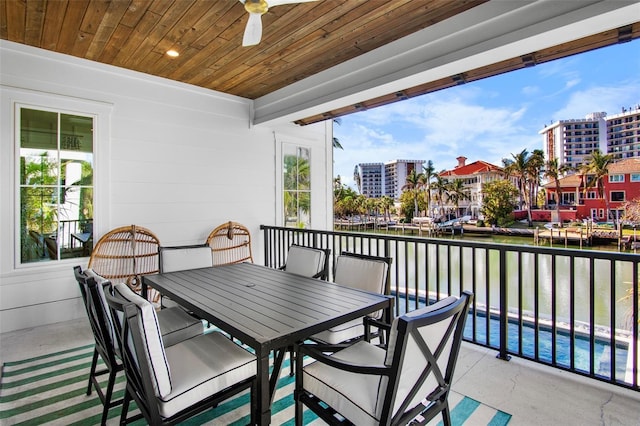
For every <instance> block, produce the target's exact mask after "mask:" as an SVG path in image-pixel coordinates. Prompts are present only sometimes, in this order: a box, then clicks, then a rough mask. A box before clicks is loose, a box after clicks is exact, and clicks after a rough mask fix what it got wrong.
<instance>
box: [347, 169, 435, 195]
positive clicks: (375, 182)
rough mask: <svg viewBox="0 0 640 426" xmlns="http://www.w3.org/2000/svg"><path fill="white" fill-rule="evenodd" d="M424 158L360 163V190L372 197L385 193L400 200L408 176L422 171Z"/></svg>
mask: <svg viewBox="0 0 640 426" xmlns="http://www.w3.org/2000/svg"><path fill="white" fill-rule="evenodd" d="M423 164H424V160H393V161H389V162H386V163H360V164H358V173H359V174H360V192H361V193H362V194H363V195H365V196H367V197H370V198H380V197H382V196H383V195H386V196H388V197H391V198H393V199H394V200H398V198H399V197H400V194H401V193H402V187H403V186H404V185H405V184H406V183H407V176H408V175H409V174H410V173H411V172H412V171H413V170H415V171H416V173H421V172H422V165H423Z"/></svg>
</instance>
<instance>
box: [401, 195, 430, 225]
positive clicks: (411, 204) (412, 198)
mask: <svg viewBox="0 0 640 426" xmlns="http://www.w3.org/2000/svg"><path fill="white" fill-rule="evenodd" d="M418 194H419V193H418V192H416V191H403V192H402V193H401V194H400V211H401V213H402V215H403V216H404V218H405V222H411V220H412V219H413V217H414V212H416V211H420V210H421V209H422V208H424V198H423V197H419V196H417V195H418ZM416 205H417V208H416Z"/></svg>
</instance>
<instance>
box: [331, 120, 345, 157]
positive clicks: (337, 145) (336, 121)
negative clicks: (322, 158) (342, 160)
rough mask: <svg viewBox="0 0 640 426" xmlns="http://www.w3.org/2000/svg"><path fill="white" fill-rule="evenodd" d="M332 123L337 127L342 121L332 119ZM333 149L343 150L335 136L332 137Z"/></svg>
mask: <svg viewBox="0 0 640 426" xmlns="http://www.w3.org/2000/svg"><path fill="white" fill-rule="evenodd" d="M333 122H334V123H335V124H337V125H338V126H339V125H340V124H342V120H340V119H339V118H334V119H333ZM333 147H334V148H338V149H342V150H344V148H343V147H342V144H341V143H340V141H339V140H338V138H336V137H335V136H334V137H333Z"/></svg>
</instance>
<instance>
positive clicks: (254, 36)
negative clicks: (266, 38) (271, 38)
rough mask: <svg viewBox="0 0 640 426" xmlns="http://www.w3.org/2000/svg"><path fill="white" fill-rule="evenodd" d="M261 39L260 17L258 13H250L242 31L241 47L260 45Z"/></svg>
mask: <svg viewBox="0 0 640 426" xmlns="http://www.w3.org/2000/svg"><path fill="white" fill-rule="evenodd" d="M261 38H262V15H260V14H259V13H250V14H249V20H248V21H247V26H246V28H245V29H244V37H242V45H243V46H254V45H256V44H258V43H260V39H261Z"/></svg>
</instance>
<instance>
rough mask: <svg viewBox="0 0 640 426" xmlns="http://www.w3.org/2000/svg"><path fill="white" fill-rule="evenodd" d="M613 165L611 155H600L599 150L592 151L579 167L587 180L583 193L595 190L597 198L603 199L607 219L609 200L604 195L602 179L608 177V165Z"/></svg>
mask: <svg viewBox="0 0 640 426" xmlns="http://www.w3.org/2000/svg"><path fill="white" fill-rule="evenodd" d="M611 163H613V155H611V154H602V153H601V152H600V150H599V149H596V150H594V151H593V152H592V153H591V155H590V156H589V157H588V158H587V162H586V163H584V164H583V165H582V166H580V173H581V174H582V176H583V179H584V178H588V177H589V176H590V177H591V178H590V179H587V181H586V184H585V188H584V191H585V192H586V191H587V190H589V189H591V188H596V191H597V192H598V197H599V198H603V199H604V205H605V211H606V212H607V218H608V217H609V199H608V197H606V196H605V193H604V178H605V176H608V175H609V165H610V164H611Z"/></svg>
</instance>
